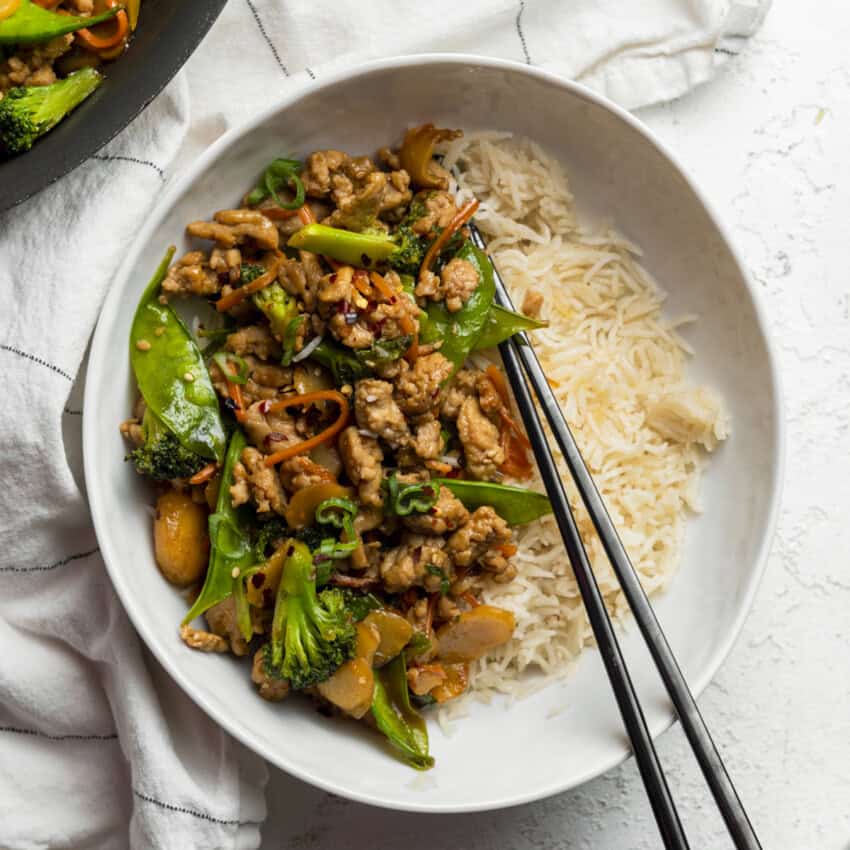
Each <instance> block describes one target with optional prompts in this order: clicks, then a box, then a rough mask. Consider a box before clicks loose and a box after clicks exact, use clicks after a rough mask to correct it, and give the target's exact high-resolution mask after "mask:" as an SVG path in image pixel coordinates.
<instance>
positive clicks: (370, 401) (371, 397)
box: [366, 395, 378, 404]
mask: <svg viewBox="0 0 850 850" xmlns="http://www.w3.org/2000/svg"><path fill="white" fill-rule="evenodd" d="M377 400H378V396H376V395H367V396H366V403H367V404H374V403H375V402H376V401H377Z"/></svg>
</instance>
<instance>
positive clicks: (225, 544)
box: [182, 428, 254, 625]
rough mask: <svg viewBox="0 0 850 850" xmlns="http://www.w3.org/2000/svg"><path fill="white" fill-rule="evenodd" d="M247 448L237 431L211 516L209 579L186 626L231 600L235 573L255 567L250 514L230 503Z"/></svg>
mask: <svg viewBox="0 0 850 850" xmlns="http://www.w3.org/2000/svg"><path fill="white" fill-rule="evenodd" d="M246 445H247V440H246V439H245V435H244V434H243V433H242V431H241V430H240V429H239V428H237V429H236V430H235V431H234V432H233V436H232V437H231V438H230V444H229V445H228V447H227V454H226V456H225V458H224V466H223V468H222V470H221V480H220V481H219V485H218V499H217V501H216V506H215V513H214V514H210V518H209V529H210V562H209V566H208V567H207V577H206V579H205V580H204V586H203V588H202V590H201V594H200V596H198V598H197V599H196V600H195V604H194V605H192V607H191V608H190V609H189V612H188V613H187V614H186V616H185V617H184V618H183V623H182V625H186V624H187V623H190V622H191V621H192V620H194V619H195V617H199V616H200V615H201V614H203V613H204V612H205V611H208V610H209V609H210V608H212V607H213V605H218V603H219V602H223V601H224V600H225V599H227V597H228V596H230V594H231V593H233V590H234V583H233V578H234V576H233V570H234V569H238V570H239V571H240V573H241V571H242V570H243V569H244V568H245V567H250V566H251V565H253V563H254V547H253V546H252V545H251V534H250V532H249V529H250V519H249V518H250V512H245V509H244V508H234V507H233V503H232V502H231V499H230V488H231V487H232V486H233V467H234V465H235V464H236V463H237V462H238V461H239V459H240V458H241V457H242V450H243V449H244V448H245V446H246ZM238 577H239V576H238V575H237V578H238Z"/></svg>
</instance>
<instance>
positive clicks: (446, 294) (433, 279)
mask: <svg viewBox="0 0 850 850" xmlns="http://www.w3.org/2000/svg"><path fill="white" fill-rule="evenodd" d="M477 286H478V272H477V271H476V269H475V266H473V265H472V263H470V262H469V260H464V259H461V258H460V257H455V258H454V259H453V260H449V262H448V263H446V265H445V266H444V267H443V270H442V271H441V272H440V276H439V278H438V277H437V275H435V274H434V273H433V272H428V273H426V274H425V275H423V277H422V279H421V280H420V282H419V283H418V284H417V286H416V295H417V297H418V298H429V299H430V300H432V301H444V302H445V305H446V309H447V310H448V311H449V312H450V313H457V311H458V310H460V309H461V308H462V307H463V305H464V304H466V302H467V301H469V299H470V297H471V296H472V293H473V292H475V289H476V287H477Z"/></svg>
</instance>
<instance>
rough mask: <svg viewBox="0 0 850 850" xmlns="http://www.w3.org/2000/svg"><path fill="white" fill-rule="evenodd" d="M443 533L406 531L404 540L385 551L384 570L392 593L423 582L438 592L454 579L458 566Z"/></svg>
mask: <svg viewBox="0 0 850 850" xmlns="http://www.w3.org/2000/svg"><path fill="white" fill-rule="evenodd" d="M444 547H445V541H444V540H443V539H442V538H440V537H423V536H422V535H419V534H411V533H409V532H405V534H404V535H403V536H402V539H401V544H400V545H398V546H395V547H393V548H392V549H389V550H387V551H386V552H384V554H383V556H382V558H381V563H380V573H381V580H382V581H383V583H384V588H385V589H386V590H387V592H389V593H401V592H402V591H404V590H407V589H408V588H409V587H414V586H417V585H421V586H422V587H424V588H425V589H426V590H427V591H428V592H429V593H437V592H438V591H439V590H440V589H441V585H442V583H443V582H444V581H447V580H448V581H451V579H452V577H453V575H454V570H453V567H452V562H451V559H450V558H449V555H448V554H447V552H446V549H445V548H444Z"/></svg>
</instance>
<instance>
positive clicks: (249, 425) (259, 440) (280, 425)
mask: <svg viewBox="0 0 850 850" xmlns="http://www.w3.org/2000/svg"><path fill="white" fill-rule="evenodd" d="M267 406H268V404H267V403H266V402H262V401H258V402H255V403H254V404H252V405H251V406H250V407H249V408H248V409H247V410H246V411H245V418H244V420H243V421H242V427H243V429H244V430H245V434H246V435H247V437H248V441H249V442H250V443H252V444H253V445H254V446H256V447H257V448H258V449H259V450H260V451H261V452H263V453H264V454H273V453H274V452H276V451H278V450H279V449H284V448H286V447H287V446H291V445H294V444H295V443H297V442H299V441H300V440H301V436H300V435H299V434H298V431H297V426H296V421H295V419H293V418H292V417H291V416H290V415H289V414H288V413H287V412H286V411H285V410H280V411H275V412H271V411H270V412H264V411H265V409H266V407H267Z"/></svg>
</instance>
